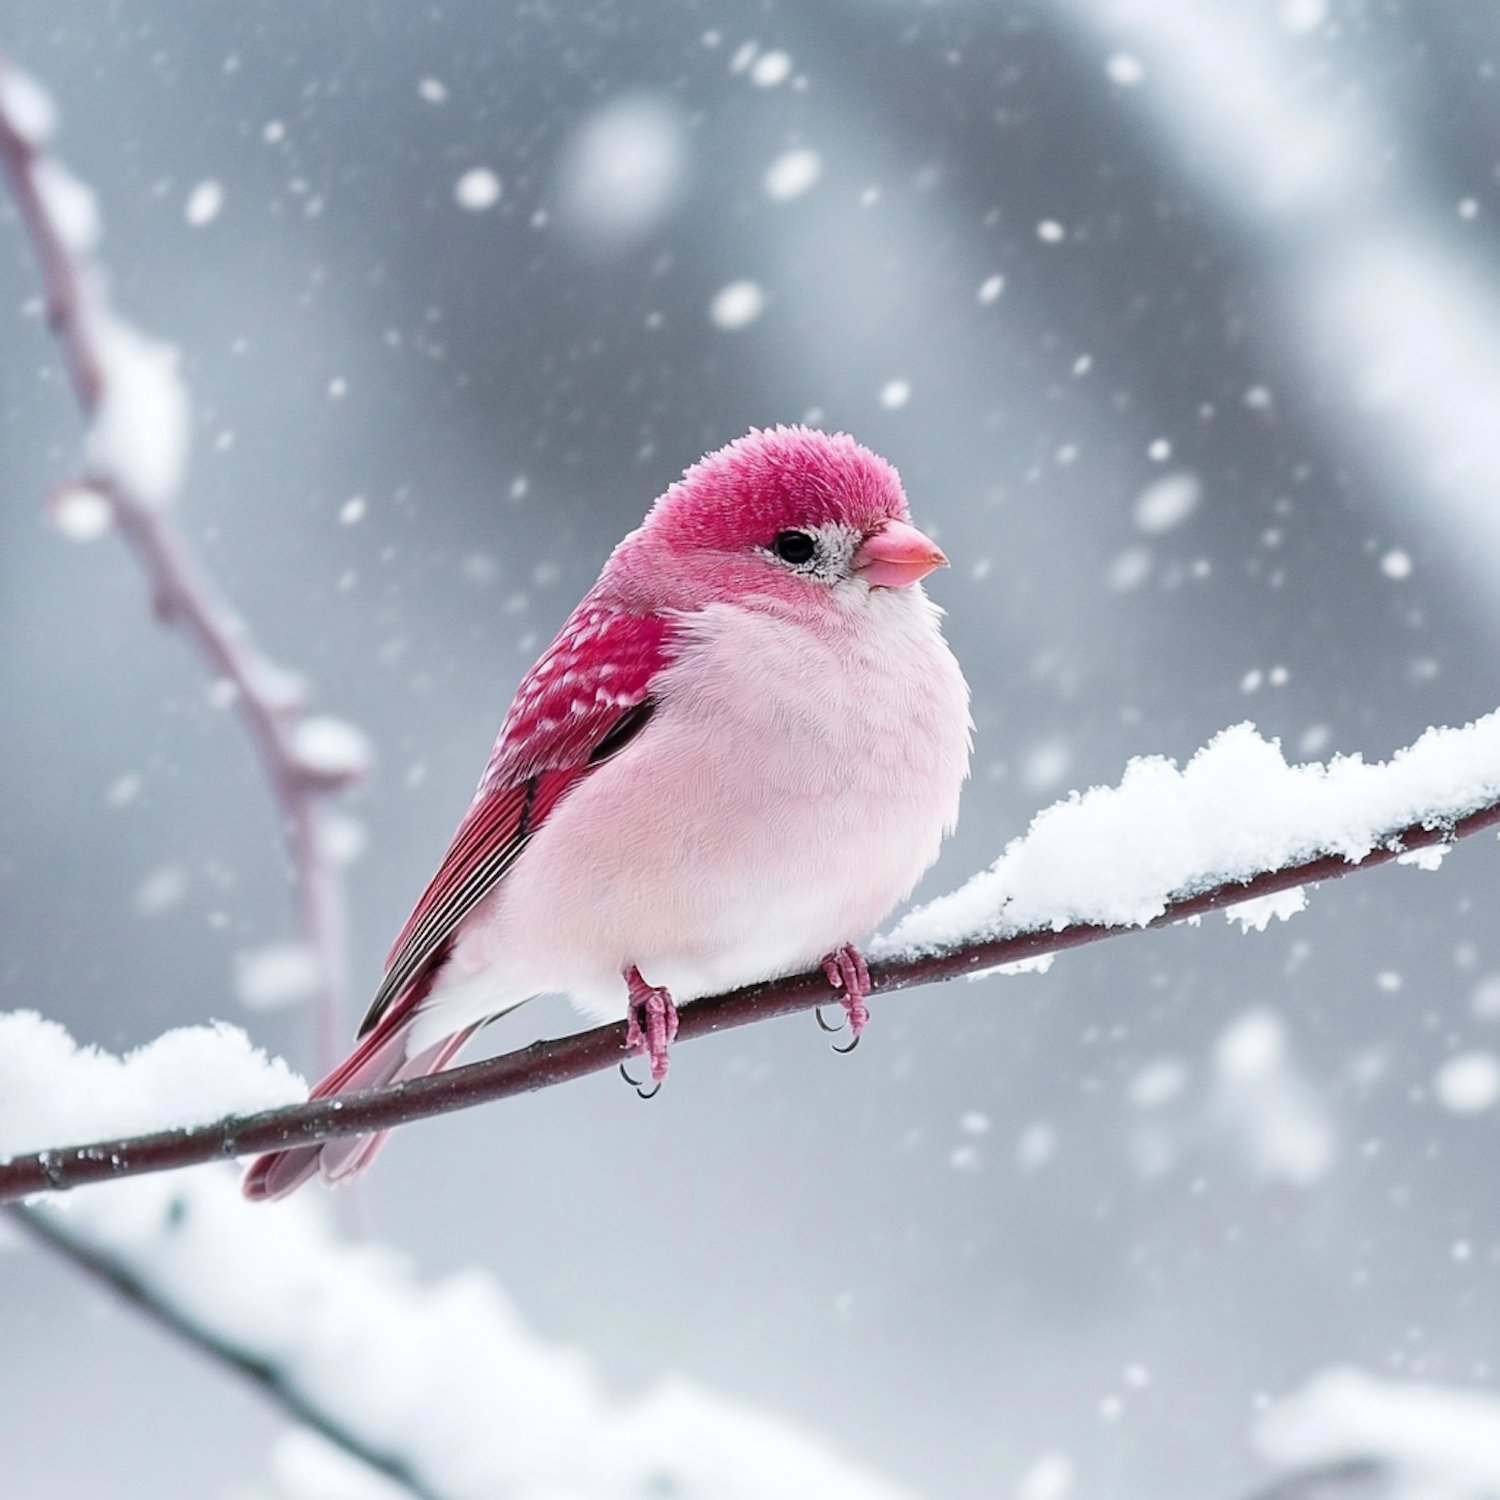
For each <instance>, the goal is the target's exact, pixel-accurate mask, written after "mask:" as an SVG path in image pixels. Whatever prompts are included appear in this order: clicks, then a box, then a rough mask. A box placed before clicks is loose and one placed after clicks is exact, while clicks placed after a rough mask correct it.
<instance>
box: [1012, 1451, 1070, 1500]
mask: <svg viewBox="0 0 1500 1500" xmlns="http://www.w3.org/2000/svg"><path fill="white" fill-rule="evenodd" d="M1072 1493H1073V1461H1072V1459H1070V1458H1069V1457H1068V1456H1067V1454H1065V1453H1046V1454H1043V1455H1042V1457H1041V1458H1039V1459H1037V1461H1036V1462H1035V1463H1034V1464H1032V1465H1031V1467H1030V1468H1029V1469H1027V1470H1026V1472H1025V1473H1024V1474H1023V1475H1022V1476H1021V1482H1020V1484H1018V1485H1017V1486H1016V1500H1065V1497H1066V1496H1068V1495H1070V1494H1072Z"/></svg>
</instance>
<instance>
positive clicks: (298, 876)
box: [0, 56, 363, 1070]
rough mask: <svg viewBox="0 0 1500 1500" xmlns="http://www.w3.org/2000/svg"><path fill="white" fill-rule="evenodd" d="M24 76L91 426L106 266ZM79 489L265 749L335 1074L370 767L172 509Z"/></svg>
mask: <svg viewBox="0 0 1500 1500" xmlns="http://www.w3.org/2000/svg"><path fill="white" fill-rule="evenodd" d="M18 78H19V75H18V74H16V73H15V72H14V71H13V70H12V69H11V68H10V66H9V64H8V63H7V62H6V60H5V58H4V57H3V56H0V167H3V169H4V172H5V176H6V178H7V180H8V182H9V185H10V189H11V193H12V196H13V198H14V200H15V203H16V207H17V209H18V210H19V212H20V217H21V222H22V224H23V225H24V226H25V229H26V232H27V235H28V237H29V238H30V240H31V244H32V248H33V250H34V251H35V253H36V257H37V262H38V265H39V266H40V268H41V272H42V278H43V281H44V283H45V287H46V305H47V318H48V322H49V323H50V325H51V327H52V329H53V331H54V333H55V334H56V335H57V338H58V342H59V343H60V345H61V346H62V350H63V355H64V358H65V360H66V362H67V367H68V372H69V375H70V378H71V380H72V384H73V389H74V393H75V394H76V396H77V398H78V403H79V405H80V406H81V408H82V409H83V412H84V415H85V416H86V417H87V418H89V420H90V421H93V420H94V419H96V418H97V417H98V415H99V413H100V410H101V408H102V407H103V405H104V403H105V401H106V399H107V397H108V394H109V389H108V380H109V376H108V370H109V362H108V361H107V360H106V359H105V358H104V357H103V351H102V349H101V347H100V343H99V340H100V337H101V330H103V329H105V328H107V327H108V326H109V322H110V320H111V318H112V314H111V313H110V310H109V304H108V300H107V296H106V293H105V289H104V279H103V277H102V275H101V274H100V271H99V269H98V267H97V266H95V265H94V264H93V263H92V262H91V261H90V260H89V259H88V258H87V257H86V256H85V255H83V254H81V253H78V252H77V251H76V250H75V249H73V248H70V246H69V244H68V241H67V239H66V237H65V236H64V234H63V232H62V229H61V227H60V225H59V224H58V222H57V219H56V217H55V213H54V211H53V210H52V209H50V208H49V206H48V199H47V195H46V193H45V191H44V189H43V180H42V174H43V172H44V171H45V170H47V167H48V163H49V158H48V156H47V154H46V152H45V149H44V145H43V143H42V142H41V141H40V140H39V139H38V132H37V131H36V130H35V128H30V129H28V128H27V124H26V122H23V121H21V120H18V119H17V118H15V117H14V116H13V114H12V113H11V112H10V111H9V110H8V108H7V99H8V98H10V99H13V98H14V92H13V88H14V85H15V83H16V81H17V80H18ZM7 84H11V85H12V89H9V90H8V89H7ZM81 483H82V484H83V485H85V486H86V487H87V488H88V489H90V490H92V491H93V492H94V493H96V494H98V495H99V496H100V497H101V498H102V499H104V500H105V501H107V503H108V505H109V507H110V511H111V515H112V517H113V520H114V522H115V525H116V526H117V528H118V529H119V532H120V534H121V536H122V537H123V538H124V539H125V541H126V543H127V544H128V545H129V547H130V549H131V551H132V552H134V554H135V556H136V559H137V561H138V562H139V563H140V565H141V568H142V570H143V571H144V573H145V575H146V580H147V583H148V585H149V587H150V590H151V596H152V600H153V603H154V605H155V609H156V614H157V616H158V618H159V619H161V620H162V621H163V623H165V624H168V625H171V626H173V627H174V628H175V629H177V630H178V631H179V632H180V633H181V634H182V635H184V636H186V637H187V639H188V640H189V641H190V642H191V644H192V645H193V647H194V648H195V649H196V651H197V653H198V655H199V656H200V657H201V658H202V659H203V661H204V662H205V663H206V665H207V666H208V668H209V670H210V672H211V673H212V674H213V676H214V679H215V681H216V682H218V683H223V684H226V685H227V693H228V695H229V696H230V697H231V698H232V700H233V703H234V706H235V708H236V710H237V711H238V713H239V715H240V719H241V721H242V722H243V724H244V726H245V728H246V730H247V732H248V733H249V736H250V739H251V741H252V742H253V744H254V746H255V749H256V752H257V755H258V757H259V759H260V762H261V766H262V769H263V770H264V772H265V776H266V780H267V782H268V783H269V785H270V787H271V791H272V794H273V795H274V797H275V799H276V804H277V806H278V808H279V810H280V813H281V820H282V827H283V834H284V837H285V839H286V843H287V850H288V854H289V856H290V860H291V865H292V870H293V878H294V881H295V884H296V891H297V908H298V926H299V930H300V934H301V939H302V942H303V943H304V944H305V945H306V947H307V949H308V950H309V951H310V952H311V953H312V954H313V956H314V960H315V962H316V965H317V972H318V977H319V985H318V996H317V1002H318V1003H317V1019H316V1022H315V1028H314V1029H315V1041H314V1058H315V1061H316V1064H317V1066H318V1067H319V1069H320V1070H322V1069H324V1068H327V1067H331V1066H332V1065H333V1063H334V1062H335V1061H336V1060H337V1058H338V1055H339V1053H340V1051H341V1050H342V1047H343V1020H342V1017H343V1011H344V989H345V961H344V931H343V897H342V882H341V880H340V877H339V871H338V866H337V862H336V859H335V857H334V851H333V850H332V849H331V848H330V847H329V845H330V840H329V838H328V830H327V826H326V822H325V815H324V812H323V808H322V806H321V802H322V799H323V798H324V797H325V796H326V795H327V794H329V793H331V792H336V791H339V790H341V789H343V788H345V787H347V786H348V785H350V784H351V783H352V782H353V781H355V780H357V779H359V777H360V776H361V774H362V771H363V768H362V766H360V765H359V764H357V763H354V762H351V761H349V760H348V759H347V758H345V759H344V760H342V761H338V760H335V761H332V762H330V761H328V760H327V759H324V758H320V757H319V756H318V755H317V754H316V753H311V752H310V751H309V748H308V745H307V743H306V739H305V735H304V730H305V728H306V726H307V724H308V704H307V699H306V695H305V693H304V691H303V689H302V687H301V685H300V684H299V683H298V681H297V679H296V678H295V677H293V676H292V675H291V674H290V673H288V672H287V671H285V670H284V669H283V668H281V667H279V666H277V665H276V664H275V663H274V662H272V660H271V659H270V658H269V657H268V656H267V655H266V654H265V653H264V652H263V651H262V650H261V649H260V647H259V646H258V645H257V644H256V642H255V640H254V639H253V637H252V636H251V635H250V632H249V630H248V628H247V627H246V625H245V624H244V622H243V620H242V619H241V618H240V617H239V616H238V615H237V614H236V612H235V611H234V610H233V609H232V608H230V606H229V605H228V604H227V603H226V601H225V600H224V599H223V597H222V596H221V595H220V593H219V591H218V590H217V588H216V587H215V586H214V585H213V583H212V582H211V580H210V579H209V576H208V574H207V573H206V572H205V570H204V569H203V567H202V565H201V564H200V563H199V561H198V559H197V558H196V557H195V555H194V553H193V550H192V548H191V547H190V545H189V544H188V542H187V541H186V539H185V538H184V537H183V535H182V533H181V532H180V531H179V530H178V529H177V527H176V526H175V525H174V524H173V522H172V520H171V517H170V514H169V513H168V511H167V510H166V509H165V508H164V507H163V506H162V504H160V503H159V502H157V503H152V502H151V501H149V500H148V499H147V498H146V497H144V496H142V495H139V494H136V493H133V492H132V491H131V489H130V488H129V486H128V485H127V484H125V483H124V482H122V480H121V479H120V477H119V476H118V475H117V474H95V475H88V476H85V478H84V479H83V480H82V481H81Z"/></svg>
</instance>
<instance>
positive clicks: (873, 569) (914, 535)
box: [854, 521, 948, 589]
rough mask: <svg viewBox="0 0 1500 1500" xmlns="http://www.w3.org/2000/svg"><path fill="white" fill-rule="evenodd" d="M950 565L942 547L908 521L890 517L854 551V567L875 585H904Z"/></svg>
mask: <svg viewBox="0 0 1500 1500" xmlns="http://www.w3.org/2000/svg"><path fill="white" fill-rule="evenodd" d="M947 566H948V559H947V558H946V557H944V556H943V550H942V548H941V547H939V546H938V544H937V543H936V542H935V541H933V540H932V538H931V537H928V536H923V535H922V533H921V532H920V531H918V530H917V528H916V527H915V526H908V525H907V524H906V522H905V521H887V522H886V523H885V524H884V525H883V526H882V527H881V528H880V530H879V531H876V532H873V533H872V534H871V535H869V536H867V537H866V538H865V540H864V544H863V545H862V546H861V547H860V549H859V551H858V552H856V553H855V554H854V571H855V572H856V573H858V574H859V575H860V576H861V577H862V578H864V580H865V581H866V582H867V583H868V584H869V585H870V586H871V587H872V588H882V589H904V588H905V587H906V586H907V585H908V584H911V583H915V582H916V581H917V579H919V578H925V577H926V576H927V575H928V574H929V573H930V572H932V570H933V569H934V568H946V567H947Z"/></svg>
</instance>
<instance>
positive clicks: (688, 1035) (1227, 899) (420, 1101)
mask: <svg viewBox="0 0 1500 1500" xmlns="http://www.w3.org/2000/svg"><path fill="white" fill-rule="evenodd" d="M1496 824H1500V801H1497V802H1492V803H1489V804H1487V805H1486V806H1484V807H1481V808H1479V809H1477V810H1476V811H1474V812H1472V813H1470V814H1468V816H1466V817H1463V818H1461V819H1458V820H1457V821H1455V822H1452V823H1442V824H1437V825H1434V826H1427V825H1425V824H1422V823H1417V824H1414V825H1413V826H1411V827H1409V828H1404V829H1399V830H1395V831H1393V832H1392V833H1391V834H1390V835H1389V836H1388V837H1386V838H1384V839H1382V840H1381V841H1380V842H1379V844H1378V846H1377V847H1376V848H1374V849H1372V850H1371V851H1370V853H1368V854H1367V855H1365V856H1364V858H1363V859H1359V860H1347V859H1345V858H1344V857H1343V856H1342V855H1338V854H1328V855H1321V856H1319V857H1317V858H1315V859H1310V860H1306V861H1304V862H1303V863H1301V864H1297V865H1289V866H1286V867H1285V868H1283V869H1280V870H1268V871H1266V872H1265V873H1263V874H1261V875H1257V876H1256V877H1255V878H1254V879H1252V880H1248V881H1234V882H1231V883H1229V884H1225V885H1218V886H1215V887H1213V888H1212V889H1210V890H1204V891H1199V892H1196V893H1194V894H1192V895H1185V896H1183V897H1181V898H1180V899H1178V900H1175V901H1172V902H1170V903H1169V904H1168V905H1167V907H1166V909H1165V910H1164V911H1163V912H1162V913H1161V915H1160V916H1159V917H1157V918H1156V920H1155V921H1153V922H1151V923H1150V924H1149V926H1151V927H1165V926H1169V925H1171V924H1172V923H1175V922H1183V921H1187V920H1190V919H1191V918H1194V917H1199V916H1202V915H1203V914H1205V913H1206V912H1211V911H1220V910H1223V909H1224V908H1226V907H1231V906H1237V905H1239V904H1240V903H1241V902H1243V901H1250V900H1254V899H1256V898H1257V897H1261V896H1269V895H1274V894H1275V893H1276V892H1278V891H1285V890H1290V889H1291V888H1292V887H1294V886H1299V885H1312V884H1316V883H1317V882H1319V881H1324V880H1333V879H1337V878H1338V877H1340V876H1343V875H1350V874H1353V873H1354V871H1356V870H1369V869H1373V868H1375V867H1376V866H1377V865H1383V864H1388V863H1389V862H1390V861H1392V860H1394V859H1398V858H1399V857H1400V856H1401V855H1403V854H1408V853H1412V852H1414V851H1416V850H1419V849H1426V848H1431V847H1433V846H1435V845H1440V844H1449V843H1452V842H1453V841H1455V840H1457V839H1461V838H1466V837H1468V836H1469V835H1470V834H1474V833H1478V832H1479V831H1480V830H1481V829H1485V828H1491V827H1494V826H1495V825H1496ZM1143 930H1144V929H1143V928H1140V927H1100V926H1092V925H1084V924H1078V925H1075V926H1070V927H1064V928H1063V929H1061V930H1060V931H1053V930H1051V929H1047V930H1043V931H1032V932H1022V933H1016V934H1013V935H1011V936H1008V937H1002V938H993V939H987V940H979V941H974V942H970V943H966V944H963V945H962V946H959V947H955V948H951V949H947V950H943V951H940V952H934V953H921V954H913V955H910V956H903V957H897V958H889V959H885V960H883V961H878V962H876V963H872V964H871V965H870V978H871V980H872V981H873V983H874V993H875V994H890V993H893V992H894V991H897V990H904V989H910V988H912V987H914V986H916V985H922V984H932V983H934V982H936V981H939V980H945V979H957V978H959V977H961V976H968V975H974V974H981V973H984V972H985V971H986V970H989V969H993V968H996V967H998V966H999V965H1001V964H1013V963H1019V962H1022V961H1023V960H1026V959H1034V958H1040V957H1042V956H1043V955H1045V954H1049V953H1059V952H1062V951H1063V950H1064V949H1067V948H1077V947H1081V946H1082V945H1084V944H1085V943H1097V942H1099V941H1101V940H1102V939H1104V938H1112V937H1123V936H1124V935H1125V934H1126V933H1129V932H1140V931H1143ZM829 999H830V992H829V988H828V981H827V980H826V979H825V978H824V977H823V975H822V973H821V972H819V973H815V974H799V975H797V976H795V977H793V978H790V979H777V980H772V981H770V982H768V983H765V984H756V985H749V986H747V987H746V988H744V989H739V990H735V991H733V992H732V993H730V994H727V995H719V996H715V997H713V998H711V999H705V1000H695V1001H693V1002H692V1003H691V1004H690V1005H685V1006H683V1008H682V1017H681V1026H680V1028H679V1030H678V1033H677V1041H678V1043H679V1044H680V1043H683V1042H687V1041H691V1040H692V1039H693V1038H695V1037H700V1036H709V1035H711V1034H713V1033H716V1032H720V1031H728V1030H730V1029H732V1028H733V1027H736V1026H748V1025H751V1024H753V1023H754V1022H756V1021H766V1020H770V1019H771V1018H772V1017H774V1016H783V1015H790V1014H792V1013H794V1012H796V1011H804V1010H811V1009H812V1008H813V1007H815V1006H817V1005H821V1004H824V1003H825V1002H827V1001H828V1000H829ZM625 1056H626V1053H625V1025H624V1023H623V1022H618V1023H616V1024H614V1025H610V1026H596V1027H594V1028H593V1029H592V1030H590V1031H582V1032H577V1033H575V1034H573V1035H571V1036H566V1037H560V1038H557V1039H555V1040H552V1041H541V1042H533V1043H532V1045H531V1046H529V1047H524V1048H522V1049H520V1050H519V1051H516V1052H509V1053H506V1054H505V1055H504V1056H503V1057H495V1058H489V1059H487V1060H485V1061H484V1062H477V1063H470V1064H468V1065H467V1066H465V1067H460V1068H453V1069H451V1070H450V1071H448V1072H446V1073H438V1074H435V1075H433V1076H432V1077H428V1078H416V1079H412V1080H410V1081H409V1082H406V1083H398V1084H391V1085H388V1086H387V1087H385V1088H379V1089H368V1090H364V1091H361V1092H359V1093H351V1094H344V1095H340V1096H337V1097H335V1098H331V1099H319V1100H315V1101H313V1102H311V1103H308V1104H298V1105H292V1106H289V1107H287V1108H283V1109H273V1110H266V1111H264V1112H263V1113H261V1114H257V1115H246V1116H241V1117H238V1118H230V1119H225V1120H220V1121H217V1122H215V1123H213V1124H210V1125H201V1126H195V1127H187V1128H183V1129H179V1130H164V1131H158V1132H156V1133H154V1134H150V1135H141V1136H133V1137H130V1138H128V1139H124V1140H114V1141H99V1142H95V1143H92V1144H90V1145H85V1146H67V1147H62V1148H58V1149H55V1150H49V1151H39V1152H36V1153H34V1154H31V1155H27V1156H17V1157H14V1158H12V1159H11V1160H10V1161H8V1162H4V1163H0V1202H5V1201H7V1200H9V1199H14V1198H22V1197H26V1196H28V1195H30V1194H33V1193H44V1192H48V1191H61V1190H63V1189H67V1188H74V1187H82V1186H84V1185H85V1184H87V1183H92V1182H106V1181H110V1180H112V1179H115V1178H118V1177H131V1176H136V1175H139V1174H141V1173H146V1172H164V1171H169V1170H171V1169H172V1168H175V1167H187V1166H194V1165H196V1164H197V1163H199V1162H205V1161H214V1160H218V1159H220V1158H223V1157H237V1156H248V1155H252V1154H255V1153H258V1152H261V1151H272V1150H276V1149H278V1148H280V1147H284V1146H302V1145H308V1144H310V1143H312V1142H314V1141H326V1140H333V1139H335V1138H337V1137H339V1136H346V1135H363V1134H365V1133H366V1132H368V1131H374V1130H389V1129H391V1128H392V1127H393V1126H396V1125H405V1124H409V1123H410V1122H411V1121H413V1120H421V1119H425V1118H427V1117H428V1116H430V1115H440V1114H447V1113H450V1112H451V1111H453V1110H458V1109H469V1108H471V1107H472V1106H474V1105H476V1104H484V1103H488V1102H489V1101H490V1100H492V1099H506V1098H510V1097H511V1096H513V1095H516V1094H526V1093H532V1092H535V1091H536V1090H537V1089H544V1088H550V1087H551V1086H552V1085H554V1084H558V1083H565V1082H567V1081H568V1080H570V1079H574V1078H582V1077H583V1076H585V1075H586V1074H589V1073H598V1072H601V1071H603V1070H604V1069H606V1068H612V1067H614V1066H615V1065H616V1064H618V1063H619V1062H620V1061H621V1060H622V1059H623V1058H624V1057H625Z"/></svg>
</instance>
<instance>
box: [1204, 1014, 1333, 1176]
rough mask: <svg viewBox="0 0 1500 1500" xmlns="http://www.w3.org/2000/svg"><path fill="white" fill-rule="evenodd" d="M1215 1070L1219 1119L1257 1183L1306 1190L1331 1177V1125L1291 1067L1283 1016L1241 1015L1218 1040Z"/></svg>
mask: <svg viewBox="0 0 1500 1500" xmlns="http://www.w3.org/2000/svg"><path fill="white" fill-rule="evenodd" d="M1214 1070H1215V1075H1216V1076H1215V1087H1214V1114H1215V1116H1216V1117H1217V1119H1218V1121H1219V1123H1220V1124H1221V1125H1222V1126H1223V1127H1224V1128H1225V1129H1227V1130H1228V1131H1229V1133H1230V1134H1231V1136H1233V1137H1234V1138H1235V1139H1236V1140H1237V1142H1238V1144H1239V1146H1240V1149H1241V1150H1242V1152H1243V1153H1244V1157H1245V1161H1246V1164H1247V1165H1248V1166H1249V1168H1250V1170H1251V1171H1252V1172H1253V1173H1254V1174H1255V1175H1256V1176H1257V1177H1260V1178H1263V1179H1265V1180H1266V1181H1269V1182H1284V1183H1287V1184H1289V1185H1290V1186H1292V1187H1301V1188H1305V1187H1311V1186H1312V1184H1313V1183H1315V1182H1318V1181H1319V1180H1320V1179H1322V1178H1323V1177H1325V1176H1326V1175H1327V1174H1328V1172H1329V1170H1330V1169H1331V1168H1332V1166H1333V1164H1334V1160H1335V1158H1336V1157H1337V1155H1338V1141H1337V1137H1336V1135H1335V1133H1334V1128H1333V1121H1332V1119H1331V1118H1330V1116H1329V1113H1328V1110H1327V1108H1326V1107H1325V1106H1324V1104H1323V1102H1322V1100H1321V1099H1319V1097H1318V1096H1317V1094H1315V1093H1314V1092H1313V1089H1312V1087H1311V1085H1309V1084H1308V1083H1307V1082H1306V1080H1305V1079H1303V1077H1302V1076H1301V1075H1300V1074H1299V1073H1298V1072H1297V1070H1296V1069H1295V1067H1294V1066H1293V1064H1292V1060H1291V1048H1290V1045H1289V1042H1288V1039H1287V1034H1286V1026H1285V1025H1284V1023H1283V1022H1282V1020H1281V1018H1280V1017H1279V1016H1277V1015H1275V1014H1273V1013H1272V1012H1271V1011H1267V1010H1252V1011H1247V1012H1246V1013H1245V1014H1244V1015H1242V1016H1240V1017H1239V1018H1238V1019H1237V1020H1236V1021H1234V1022H1233V1023H1232V1024H1231V1025H1230V1027H1229V1028H1228V1030H1226V1031H1225V1032H1224V1034H1223V1036H1221V1037H1220V1038H1219V1042H1218V1045H1217V1047H1216V1048H1215V1049H1214Z"/></svg>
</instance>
